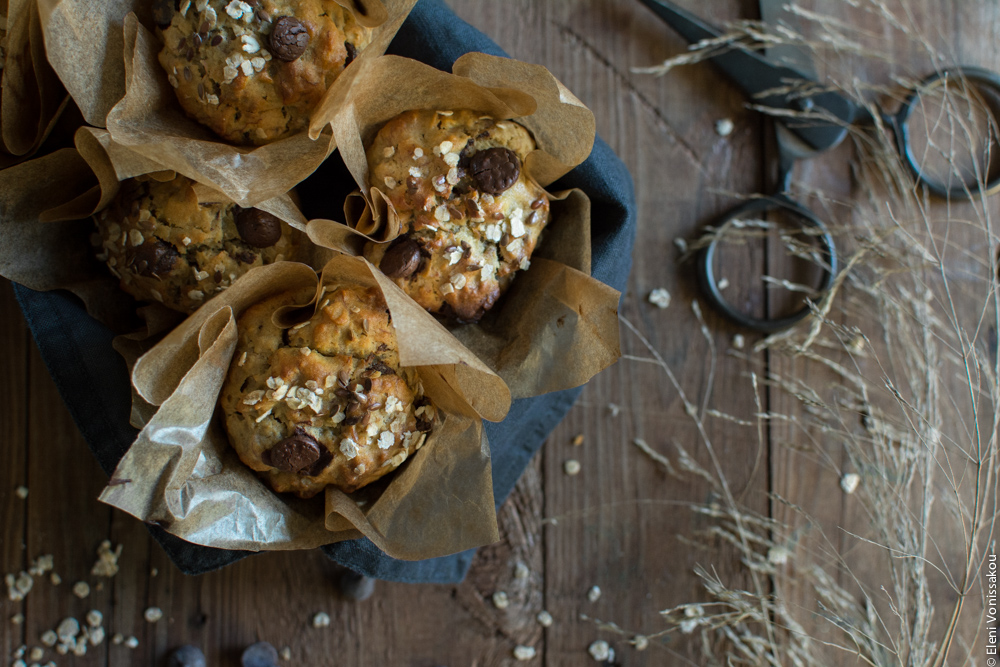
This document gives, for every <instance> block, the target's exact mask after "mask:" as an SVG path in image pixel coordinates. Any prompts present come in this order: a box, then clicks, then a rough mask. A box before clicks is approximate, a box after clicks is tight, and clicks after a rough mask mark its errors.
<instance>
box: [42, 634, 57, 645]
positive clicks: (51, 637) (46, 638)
mask: <svg viewBox="0 0 1000 667" xmlns="http://www.w3.org/2000/svg"><path fill="white" fill-rule="evenodd" d="M41 640H42V643H43V644H45V645H46V646H48V647H52V646H55V645H56V642H58V641H59V636H58V635H57V634H56V633H55V630H46V631H45V632H43V633H42V637H41Z"/></svg>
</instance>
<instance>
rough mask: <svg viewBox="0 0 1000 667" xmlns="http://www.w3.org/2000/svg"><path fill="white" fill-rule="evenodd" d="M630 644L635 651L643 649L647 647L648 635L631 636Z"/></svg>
mask: <svg viewBox="0 0 1000 667" xmlns="http://www.w3.org/2000/svg"><path fill="white" fill-rule="evenodd" d="M632 646H634V647H635V650H636V651H645V650H646V649H647V648H649V637H647V636H646V635H636V636H635V637H632Z"/></svg>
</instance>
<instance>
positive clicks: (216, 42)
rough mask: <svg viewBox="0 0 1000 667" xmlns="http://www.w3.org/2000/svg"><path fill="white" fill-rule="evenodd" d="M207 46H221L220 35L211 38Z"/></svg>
mask: <svg viewBox="0 0 1000 667" xmlns="http://www.w3.org/2000/svg"><path fill="white" fill-rule="evenodd" d="M209 44H211V45H212V46H218V45H219V44H222V35H216V36H215V37H213V38H212V41H211V42H209Z"/></svg>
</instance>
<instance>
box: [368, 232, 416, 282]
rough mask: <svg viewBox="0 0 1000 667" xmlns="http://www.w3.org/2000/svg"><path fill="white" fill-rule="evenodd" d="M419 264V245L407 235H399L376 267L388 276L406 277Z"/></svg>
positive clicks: (411, 273)
mask: <svg viewBox="0 0 1000 667" xmlns="http://www.w3.org/2000/svg"><path fill="white" fill-rule="evenodd" d="M419 264H420V246H419V245H417V242H416V241H414V240H413V239H411V238H410V237H408V236H401V237H399V239H397V240H396V242H395V243H393V244H392V245H391V246H389V249H388V250H386V251H385V255H383V256H382V261H381V262H379V265H378V268H380V269H382V273H384V274H385V275H387V276H389V277H390V278H408V277H409V276H411V275H413V272H414V271H416V270H417V266H419Z"/></svg>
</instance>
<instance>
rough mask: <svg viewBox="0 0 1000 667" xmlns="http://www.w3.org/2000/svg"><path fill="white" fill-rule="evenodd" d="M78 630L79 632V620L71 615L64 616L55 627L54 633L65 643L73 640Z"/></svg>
mask: <svg viewBox="0 0 1000 667" xmlns="http://www.w3.org/2000/svg"><path fill="white" fill-rule="evenodd" d="M78 632H80V622H79V621H78V620H76V619H75V618H73V617H72V616H70V617H68V618H64V619H63V620H62V621H61V622H60V623H59V626H58V627H57V628H56V635H57V636H58V637H59V639H60V640H62V641H63V642H66V643H69V642H71V641H75V639H76V635H77V633H78Z"/></svg>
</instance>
